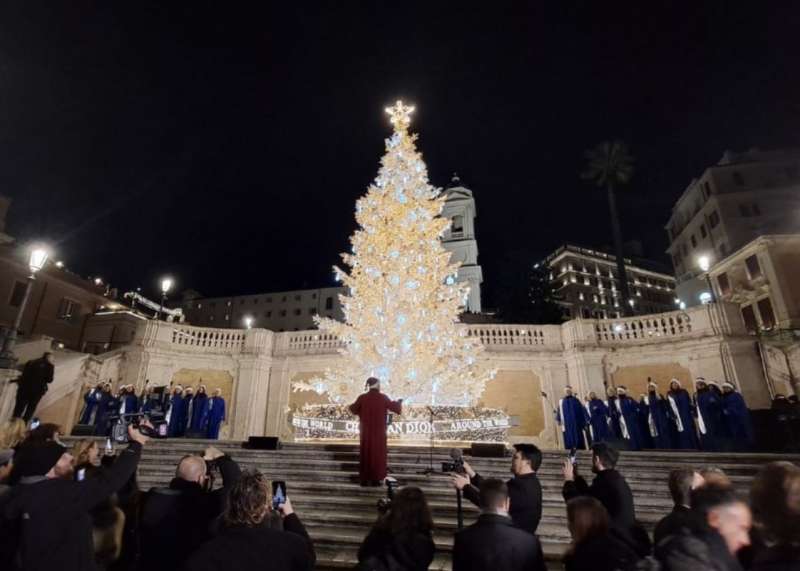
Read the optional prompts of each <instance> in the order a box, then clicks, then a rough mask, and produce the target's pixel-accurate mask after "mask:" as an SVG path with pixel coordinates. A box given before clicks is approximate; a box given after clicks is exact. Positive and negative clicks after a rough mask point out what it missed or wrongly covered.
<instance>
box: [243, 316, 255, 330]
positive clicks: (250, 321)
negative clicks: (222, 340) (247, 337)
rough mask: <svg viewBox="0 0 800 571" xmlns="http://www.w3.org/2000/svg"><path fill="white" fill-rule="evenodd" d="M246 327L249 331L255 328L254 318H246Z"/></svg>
mask: <svg viewBox="0 0 800 571" xmlns="http://www.w3.org/2000/svg"><path fill="white" fill-rule="evenodd" d="M244 326H245V327H246V328H247V329H252V328H253V318H252V317H250V316H249V315H247V316H246V317H245V318H244Z"/></svg>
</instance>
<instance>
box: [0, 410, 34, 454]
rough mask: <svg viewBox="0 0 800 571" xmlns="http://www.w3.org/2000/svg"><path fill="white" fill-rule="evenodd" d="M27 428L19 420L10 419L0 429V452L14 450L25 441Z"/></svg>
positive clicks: (23, 422)
mask: <svg viewBox="0 0 800 571" xmlns="http://www.w3.org/2000/svg"><path fill="white" fill-rule="evenodd" d="M27 434H28V427H27V426H26V425H25V421H24V420H22V419H21V418H12V419H11V420H8V421H6V422H4V423H3V425H2V426H1V427H0V450H4V449H9V448H14V447H15V446H17V445H18V444H19V443H20V442H22V441H23V440H25V437H26V436H27Z"/></svg>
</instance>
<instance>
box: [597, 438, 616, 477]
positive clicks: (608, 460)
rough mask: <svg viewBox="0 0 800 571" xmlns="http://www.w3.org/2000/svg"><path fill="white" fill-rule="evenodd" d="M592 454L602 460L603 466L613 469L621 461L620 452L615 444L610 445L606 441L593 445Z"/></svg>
mask: <svg viewBox="0 0 800 571" xmlns="http://www.w3.org/2000/svg"><path fill="white" fill-rule="evenodd" d="M592 454H593V455H594V456H595V457H596V458H597V459H598V460H600V462H601V463H602V464H603V468H605V469H606V470H612V469H614V468H616V466H617V462H618V461H619V452H618V451H617V449H616V448H614V447H613V446H609V445H608V444H606V443H605V442H598V443H597V444H594V445H592Z"/></svg>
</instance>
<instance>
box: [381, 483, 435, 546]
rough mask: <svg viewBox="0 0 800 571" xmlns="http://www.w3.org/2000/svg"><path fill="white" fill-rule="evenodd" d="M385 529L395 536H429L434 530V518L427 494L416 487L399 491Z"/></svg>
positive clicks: (395, 496)
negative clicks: (416, 534) (415, 534)
mask: <svg viewBox="0 0 800 571" xmlns="http://www.w3.org/2000/svg"><path fill="white" fill-rule="evenodd" d="M383 527H384V528H386V530H387V531H390V532H391V533H392V534H393V535H398V534H412V533H423V534H425V535H429V534H430V533H431V531H432V530H433V516H432V515H431V510H430V508H429V507H428V501H427V499H426V498H425V493H424V492H423V491H422V490H421V489H419V488H416V487H414V486H407V487H405V488H402V489H401V490H399V491H397V492H396V493H395V495H394V498H393V499H392V505H391V508H390V509H389V511H388V513H387V514H386V517H385V518H383Z"/></svg>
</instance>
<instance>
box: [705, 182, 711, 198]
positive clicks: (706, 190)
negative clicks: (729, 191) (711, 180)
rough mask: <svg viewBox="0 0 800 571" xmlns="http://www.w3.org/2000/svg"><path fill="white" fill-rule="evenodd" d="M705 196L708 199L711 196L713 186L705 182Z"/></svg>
mask: <svg viewBox="0 0 800 571" xmlns="http://www.w3.org/2000/svg"><path fill="white" fill-rule="evenodd" d="M703 196H704V197H706V198H708V197H709V196H711V185H710V184H708V181H705V182H704V183H703Z"/></svg>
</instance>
